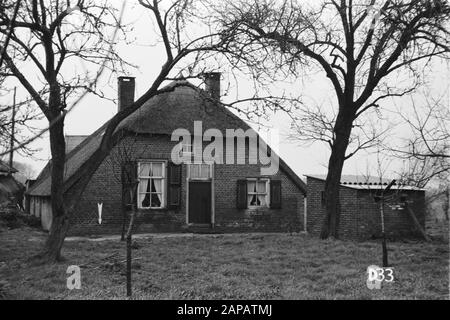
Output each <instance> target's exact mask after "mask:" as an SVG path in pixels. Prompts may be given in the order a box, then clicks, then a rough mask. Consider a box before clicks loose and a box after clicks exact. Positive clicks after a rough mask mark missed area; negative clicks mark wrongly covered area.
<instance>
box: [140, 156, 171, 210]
mask: <svg viewBox="0 0 450 320" xmlns="http://www.w3.org/2000/svg"><path fill="white" fill-rule="evenodd" d="M138 173H139V188H138V191H139V192H138V208H139V209H161V208H164V207H165V199H166V192H165V190H166V187H165V185H166V164H165V162H163V161H151V162H140V163H139V168H138Z"/></svg>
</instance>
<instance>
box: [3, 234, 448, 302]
mask: <svg viewBox="0 0 450 320" xmlns="http://www.w3.org/2000/svg"><path fill="white" fill-rule="evenodd" d="M44 237H45V236H44V235H43V234H42V233H40V232H38V231H35V230H32V229H24V228H22V229H16V230H10V231H6V230H3V231H0V244H1V245H0V291H2V292H3V295H4V296H5V293H6V297H8V298H19V299H123V298H124V297H125V273H124V271H125V263H124V262H123V261H124V260H125V244H124V243H121V242H120V241H115V240H110V241H103V242H90V241H74V242H66V244H65V246H64V250H63V254H64V257H65V258H66V261H65V262H64V263H60V264H55V265H44V266H42V265H35V264H33V263H32V262H30V260H29V257H30V256H32V255H33V253H34V252H36V250H37V249H38V248H39V247H40V246H42V241H43V239H44ZM137 244H138V248H137V249H135V250H134V251H133V255H134V256H133V257H134V258H136V260H134V262H133V288H134V298H136V299H448V293H449V283H448V280H449V270H448V265H449V247H448V244H443V243H432V244H426V243H403V242H397V243H389V249H390V254H389V259H390V261H391V262H392V266H393V267H394V269H395V277H396V281H395V282H394V283H391V284H386V285H384V284H383V287H382V289H381V290H374V291H371V290H369V289H367V286H366V278H367V275H366V273H365V272H366V269H367V267H368V266H369V265H372V264H376V265H379V264H380V259H381V254H380V245H379V243H376V242H364V243H352V242H343V241H342V242H341V241H319V240H317V239H313V238H310V237H308V236H304V235H293V236H290V235H287V234H273V235H256V234H255V235H251V234H248V235H216V236H200V235H196V236H194V237H188V238H186V237H177V238H152V239H145V240H144V239H140V240H138V241H137ZM69 265H79V266H82V269H81V270H82V271H81V276H82V289H81V290H78V291H77V290H74V291H69V290H68V289H67V288H66V277H67V276H68V275H67V274H66V270H67V267H68V266H69ZM0 294H1V292H0Z"/></svg>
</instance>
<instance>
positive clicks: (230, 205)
mask: <svg viewBox="0 0 450 320" xmlns="http://www.w3.org/2000/svg"><path fill="white" fill-rule="evenodd" d="M185 84H186V85H183V83H180V82H174V83H172V84H170V85H168V86H167V87H166V89H167V90H166V91H167V92H165V93H163V94H160V95H158V96H156V97H154V98H152V99H150V100H149V101H147V102H146V103H145V104H144V105H143V106H142V107H141V108H140V109H138V110H136V111H135V112H134V113H132V114H131V115H130V116H129V117H128V118H126V119H124V121H122V123H121V124H120V125H119V126H118V128H117V131H116V132H119V133H120V137H121V139H119V141H117V143H116V145H115V147H114V148H113V150H112V152H111V154H110V155H109V156H108V157H107V158H106V159H105V160H104V161H103V163H102V164H101V165H100V167H99V168H98V169H97V171H96V173H95V174H94V175H93V176H92V177H91V179H90V182H89V184H88V186H87V188H86V189H85V191H84V193H83V195H82V197H81V199H80V201H79V202H78V204H77V206H76V208H75V212H74V214H73V215H72V216H71V217H70V219H71V229H70V233H71V234H106V233H119V232H120V231H121V226H122V222H123V212H124V210H130V208H132V207H136V208H137V210H138V212H139V214H138V219H137V223H136V224H137V232H182V231H186V230H193V231H204V232H209V231H223V232H233V231H267V232H272V231H273V232H277V231H278V232H279V231H287V230H293V229H296V230H298V231H300V230H303V228H304V218H305V217H304V203H305V202H304V201H305V197H306V185H305V184H304V182H303V181H302V180H301V179H300V178H299V177H298V176H297V175H296V174H295V173H294V172H293V171H292V170H291V169H290V168H289V166H288V165H287V164H286V163H285V162H284V161H283V159H279V160H278V161H277V165H278V168H277V170H276V172H275V173H274V174H264V170H262V169H264V168H265V167H267V163H254V162H252V161H248V160H249V152H244V153H242V152H239V150H236V149H235V148H236V144H234V145H233V147H232V148H233V149H234V150H227V148H230V146H229V144H227V143H226V141H223V142H224V143H223V145H226V148H225V150H224V152H225V153H227V154H230V152H231V151H232V154H233V158H234V160H235V161H234V162H233V163H230V162H229V161H226V163H220V162H219V163H206V162H200V163H198V162H196V161H192V162H191V163H181V164H179V163H177V162H176V161H174V159H173V153H174V150H176V147H177V145H178V146H179V141H174V139H173V133H174V131H176V130H179V129H183V130H184V132H189V134H190V135H192V140H193V141H199V139H198V137H197V135H198V133H197V131H198V126H197V127H196V126H195V124H196V123H199V122H201V124H202V130H201V131H202V132H200V135H202V134H204V132H205V131H207V130H208V129H213V130H215V132H220V133H221V134H222V137H225V136H226V132H227V130H229V129H235V130H237V129H242V130H243V131H244V132H246V131H247V130H248V129H250V127H249V126H248V125H247V124H246V123H245V122H244V121H243V120H241V119H240V118H239V117H237V116H236V115H234V114H233V113H232V112H230V111H229V110H228V109H227V108H225V107H224V106H223V105H222V104H220V103H218V102H217V101H219V100H220V74H217V73H212V74H210V75H209V76H208V77H206V88H205V90H202V89H197V88H194V87H192V86H189V85H187V83H185ZM118 88H119V89H118V91H119V92H118V94H119V100H118V101H119V103H118V108H119V110H121V108H126V107H127V106H129V105H131V103H133V101H134V92H135V80H134V78H131V77H120V78H119V80H118ZM105 127H106V124H105V125H104V126H102V127H101V128H99V129H98V130H97V131H96V132H94V133H93V134H92V135H90V136H88V137H81V138H80V139H78V141H79V142H78V143H79V144H78V145H76V144H77V143H76V142H74V141H76V139H75V138H70V143H69V147H68V150H67V151H68V153H67V160H66V173H65V181H67V183H68V184H69V188H68V191H67V192H68V193H70V192H71V188H73V186H75V185H76V183H77V177H76V174H75V173H76V171H77V169H78V168H79V167H80V166H81V165H82V164H83V163H85V162H86V161H88V159H89V157H90V156H91V155H92V154H93V152H94V151H95V150H96V148H97V147H98V146H99V144H100V142H101V139H102V134H103V133H104V130H105ZM217 136H218V135H216V138H215V139H216V140H217ZM223 139H224V140H225V138H223ZM200 141H201V142H200V146H201V147H202V146H203V147H205V146H206V145H207V144H205V142H204V140H200ZM194 144H195V143H194ZM75 145H76V146H75ZM263 146H264V143H259V144H258V148H262V147H263ZM244 147H245V149H246V151H249V149H250V141H249V139H246V140H245V144H244ZM195 148H196V147H195V146H193V145H189V144H185V145H183V146H182V148H181V149H180V150H179V152H180V154H182V155H183V156H185V155H186V154H187V155H188V156H189V157H190V156H193V155H194V154H195ZM264 150H265V152H266V153H267V152H268V154H271V156H273V155H274V153H275V151H273V150H271V149H270V148H269V150H266V149H264ZM239 157H245V159H242V158H240V159H237V158H239ZM243 160H245V161H243ZM50 166H51V163H49V164H48V165H47V166H46V167H45V168H44V169H43V171H42V172H41V174H40V175H39V177H38V179H37V181H36V182H35V183H34V184H33V186H32V187H31V188H30V189H29V190H28V191H27V197H28V198H29V211H30V213H31V214H33V215H35V216H37V217H40V218H41V221H42V225H43V227H44V229H46V230H49V229H50V226H51V205H50V203H51V202H50V200H51V199H50V185H51V177H50ZM124 172H125V173H130V172H131V174H132V175H134V176H135V178H136V179H135V180H136V181H138V187H137V190H138V192H137V194H136V195H135V196H134V197H133V198H132V199H131V196H130V193H129V192H126V191H127V188H126V183H124V181H123V177H124V176H125V175H124ZM100 215H101V220H100V219H99V217H100ZM100 222H101V223H100Z"/></svg>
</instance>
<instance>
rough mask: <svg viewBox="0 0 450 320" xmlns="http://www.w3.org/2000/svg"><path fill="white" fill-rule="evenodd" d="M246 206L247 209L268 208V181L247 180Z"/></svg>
mask: <svg viewBox="0 0 450 320" xmlns="http://www.w3.org/2000/svg"><path fill="white" fill-rule="evenodd" d="M247 206H248V207H249V208H252V207H268V206H269V180H268V179H248V180H247Z"/></svg>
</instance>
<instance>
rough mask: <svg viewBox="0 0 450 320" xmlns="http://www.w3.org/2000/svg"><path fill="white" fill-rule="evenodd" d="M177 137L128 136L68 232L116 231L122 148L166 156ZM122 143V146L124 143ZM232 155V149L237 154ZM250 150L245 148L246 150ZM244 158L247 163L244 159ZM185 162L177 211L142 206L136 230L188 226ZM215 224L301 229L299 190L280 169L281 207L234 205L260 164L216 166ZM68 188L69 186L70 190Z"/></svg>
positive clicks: (139, 155)
mask: <svg viewBox="0 0 450 320" xmlns="http://www.w3.org/2000/svg"><path fill="white" fill-rule="evenodd" d="M176 144H177V142H172V141H170V137H169V136H167V135H146V136H138V138H137V139H135V138H131V137H127V138H125V140H123V141H122V142H121V143H119V145H118V146H116V147H115V148H114V149H113V150H112V152H111V155H110V156H108V157H107V159H105V161H103V163H102V164H101V165H100V167H99V168H98V169H97V171H96V173H95V174H94V175H93V176H92V179H91V181H90V182H89V184H88V186H87V187H86V189H85V191H84V193H83V196H82V199H81V200H80V202H79V203H78V205H77V207H76V209H75V213H74V215H73V216H72V217H71V219H72V223H71V225H72V227H71V230H70V234H72V235H79V234H116V233H120V230H121V224H122V219H123V218H122V202H121V192H122V191H121V188H122V186H121V182H120V174H121V168H120V165H119V163H120V162H122V161H121V159H122V158H123V156H120V155H121V154H123V153H124V150H131V151H132V156H131V157H127V158H133V159H148V160H150V159H155V160H156V159H162V160H170V157H171V152H172V149H173V147H174V146H175V145H176ZM124 145H125V146H126V147H124ZM235 154H236V153H235ZM246 154H248V152H246ZM247 163H248V162H247ZM186 173H187V166H186V165H183V168H182V188H181V189H182V194H181V198H182V201H181V206H180V207H179V209H178V210H141V211H140V212H139V215H138V219H137V223H136V232H182V231H185V230H186V197H187V194H186V185H187V176H186ZM214 174H215V177H214V189H215V198H214V201H215V223H216V227H217V228H218V229H219V230H221V231H225V232H233V231H274V232H276V231H278V232H280V231H281V232H285V231H300V230H303V219H304V216H303V215H304V204H303V203H304V202H303V194H302V193H301V192H300V189H299V188H298V187H297V186H296V185H295V184H294V183H293V181H292V180H291V179H290V178H289V177H288V176H287V175H286V174H285V173H284V172H281V171H279V172H278V173H277V174H276V175H275V176H274V177H272V178H273V179H278V180H281V181H282V182H281V186H282V208H281V209H269V208H265V209H258V210H254V209H253V210H250V209H248V210H238V209H236V196H237V180H239V179H245V178H248V177H258V176H259V175H260V166H259V165H249V164H245V165H226V164H216V165H215V166H214ZM69 192H70V191H69ZM98 203H103V214H102V218H103V223H102V225H99V224H98V222H97V219H98V209H97V204H98Z"/></svg>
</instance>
